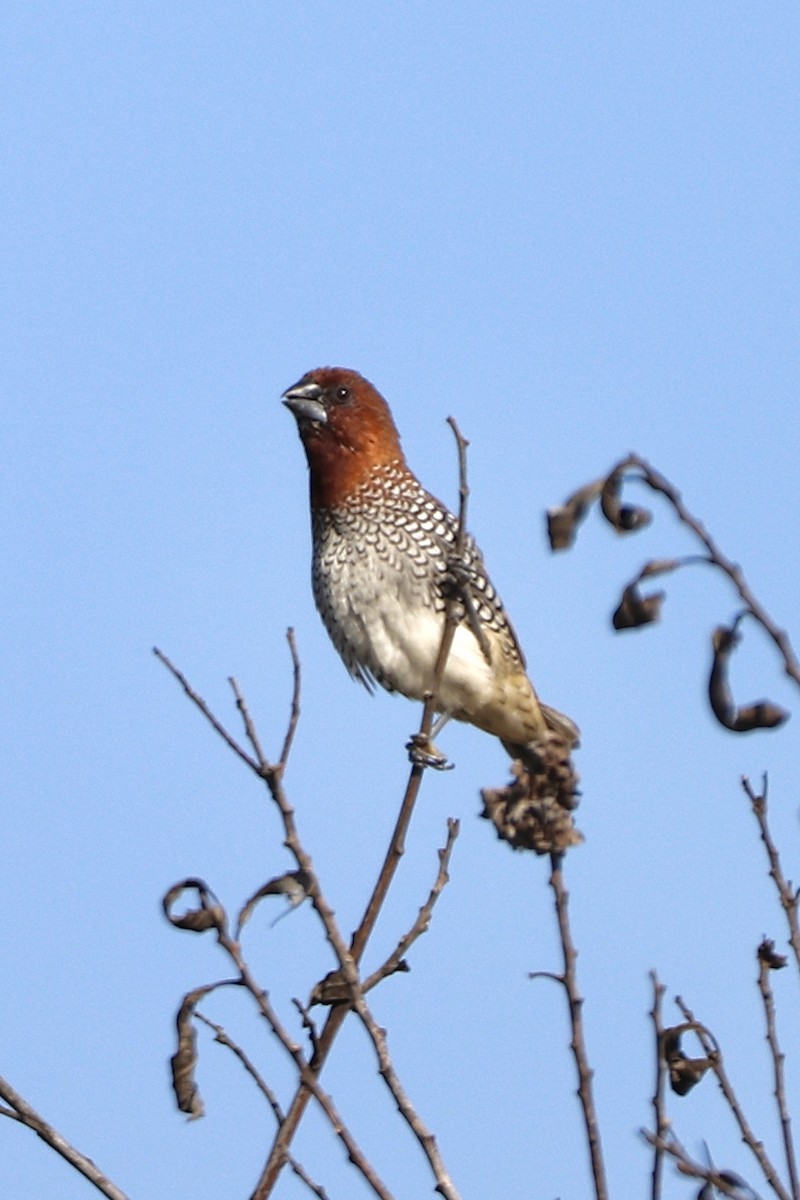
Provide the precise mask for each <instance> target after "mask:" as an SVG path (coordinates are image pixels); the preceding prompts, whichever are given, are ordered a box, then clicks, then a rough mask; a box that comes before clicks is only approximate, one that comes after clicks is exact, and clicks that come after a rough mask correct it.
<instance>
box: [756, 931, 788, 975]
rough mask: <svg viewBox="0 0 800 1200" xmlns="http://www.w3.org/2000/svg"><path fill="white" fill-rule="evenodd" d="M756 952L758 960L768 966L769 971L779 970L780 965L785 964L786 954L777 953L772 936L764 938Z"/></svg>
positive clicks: (783, 965)
mask: <svg viewBox="0 0 800 1200" xmlns="http://www.w3.org/2000/svg"><path fill="white" fill-rule="evenodd" d="M757 953H758V961H759V962H761V963H763V964H764V966H765V967H768V968H769V970H770V971H780V970H781V968H782V967H785V966H786V962H787V958H786V955H785V954H778V952H777V950H776V949H775V943H774V942H773V940H772V938H764V940H763V941H762V943H761V945H760V946H759V947H758V951H757Z"/></svg>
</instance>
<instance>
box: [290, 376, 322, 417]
mask: <svg viewBox="0 0 800 1200" xmlns="http://www.w3.org/2000/svg"><path fill="white" fill-rule="evenodd" d="M321 397H322V388H321V387H320V386H319V384H318V383H296V384H295V385H294V387H290V388H288V389H287V391H285V392H284V393H283V396H282V397H281V398H282V400H283V403H284V404H285V405H286V407H287V408H288V409H289V411H290V412H292V413H294V416H295V418H296V419H297V420H298V421H317V422H319V423H320V424H324V422H325V421H327V419H328V414H327V413H326V411H325V405H324V404H323V403H322V399H321Z"/></svg>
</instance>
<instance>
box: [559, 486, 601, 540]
mask: <svg viewBox="0 0 800 1200" xmlns="http://www.w3.org/2000/svg"><path fill="white" fill-rule="evenodd" d="M602 486H603V480H602V479H598V480H596V481H595V482H594V483H587V484H586V486H585V487H582V488H579V489H578V491H577V492H573V493H572V495H571V496H569V497H568V498H567V499H566V500H565V501H564V503H563V504H562V505H560V506H558V507H556V508H551V509H548V512H547V536H548V538H549V539H550V549H551V550H566V549H568V548H569V547H570V546H571V545H572V543H573V542H574V541H575V534H576V532H577V529H578V525H580V523H581V521H582V520H583V518H584V517H585V516H586V514H587V512H588V511H589V509H590V508H591V506H592V505H593V504H594V502H595V500H596V499H597V497H598V496H599V495H600V489H601V488H602Z"/></svg>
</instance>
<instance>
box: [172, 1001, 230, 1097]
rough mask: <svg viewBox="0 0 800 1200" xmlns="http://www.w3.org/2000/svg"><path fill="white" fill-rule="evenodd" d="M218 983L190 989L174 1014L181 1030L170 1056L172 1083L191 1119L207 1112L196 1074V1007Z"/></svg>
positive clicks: (177, 1025) (176, 1095)
mask: <svg viewBox="0 0 800 1200" xmlns="http://www.w3.org/2000/svg"><path fill="white" fill-rule="evenodd" d="M217 986H218V985H217V984H215V983H210V984H207V985H206V986H205V987H199V988H195V990H194V991H193V992H188V993H187V995H186V996H184V998H183V1002H182V1004H181V1006H180V1008H179V1009H178V1015H177V1016H176V1018H175V1025H176V1027H177V1030H178V1048H177V1050H176V1051H175V1053H174V1054H173V1056H172V1058H171V1059H170V1066H171V1067H172V1087H173V1090H174V1092H175V1099H176V1100H177V1102H178V1108H179V1109H180V1111H181V1112H185V1113H187V1114H188V1116H189V1120H190V1121H196V1120H197V1118H198V1117H202V1116H203V1114H204V1112H205V1109H204V1107H203V1101H202V1099H201V1097H200V1092H199V1091H198V1088H197V1081H196V1079H195V1076H194V1072H195V1067H196V1066H197V1030H196V1029H195V1027H194V1022H193V1017H194V1010H195V1008H196V1007H197V1005H198V1004H199V1002H200V1001H201V1000H202V999H203V997H204V996H207V995H208V993H209V992H211V991H213V990H214V988H215V987H217Z"/></svg>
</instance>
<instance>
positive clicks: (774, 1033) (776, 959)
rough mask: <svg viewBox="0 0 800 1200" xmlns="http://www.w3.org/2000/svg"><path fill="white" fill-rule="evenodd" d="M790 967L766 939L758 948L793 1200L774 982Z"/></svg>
mask: <svg viewBox="0 0 800 1200" xmlns="http://www.w3.org/2000/svg"><path fill="white" fill-rule="evenodd" d="M785 966H786V959H785V958H784V957H783V956H782V955H777V954H776V953H775V947H774V945H773V943H772V942H770V941H768V940H767V939H766V938H765V939H764V941H762V943H761V945H760V946H759V948H758V990H759V992H760V993H761V999H762V1002H763V1004H764V1016H765V1019H766V1023H767V1042H768V1043H769V1049H770V1056H771V1058H772V1070H773V1075H774V1079H775V1103H776V1104H777V1106H778V1117H779V1120H780V1123H781V1134H782V1136H783V1150H784V1154H785V1156H786V1169H787V1171H788V1173H789V1183H790V1185H791V1189H792V1197H793V1200H798V1197H800V1180H799V1179H798V1174H797V1160H796V1158H795V1152H794V1143H793V1141H792V1119H791V1117H790V1116H789V1108H788V1105H787V1103H786V1077H785V1075H784V1071H783V1064H784V1060H785V1055H784V1053H783V1051H782V1050H781V1048H780V1043H779V1041H778V1026H777V1022H776V1019H775V997H774V994H773V991H772V983H771V981H770V972H771V971H773V970H776V969H780V968H781V967H785Z"/></svg>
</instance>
